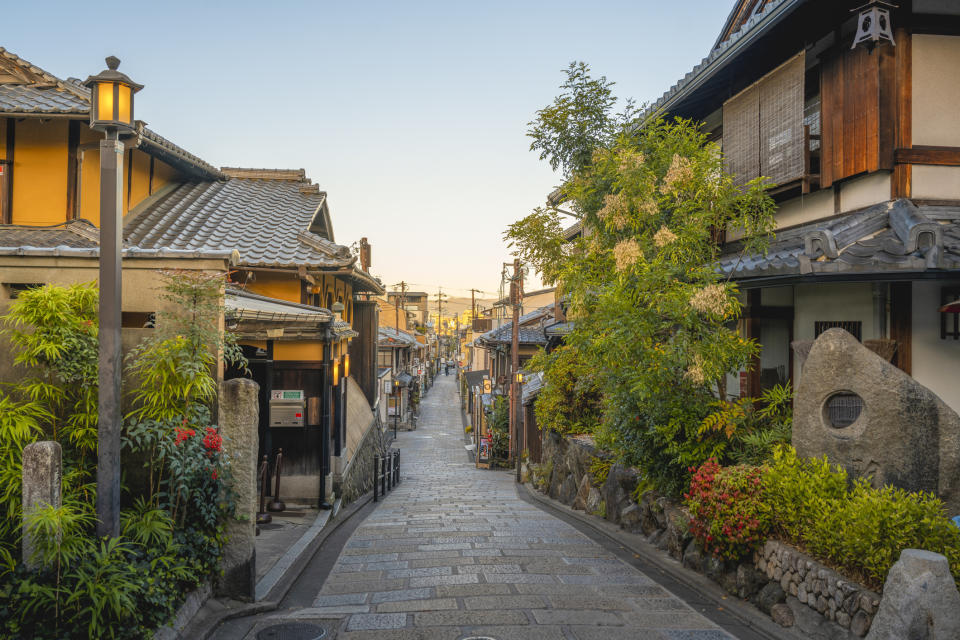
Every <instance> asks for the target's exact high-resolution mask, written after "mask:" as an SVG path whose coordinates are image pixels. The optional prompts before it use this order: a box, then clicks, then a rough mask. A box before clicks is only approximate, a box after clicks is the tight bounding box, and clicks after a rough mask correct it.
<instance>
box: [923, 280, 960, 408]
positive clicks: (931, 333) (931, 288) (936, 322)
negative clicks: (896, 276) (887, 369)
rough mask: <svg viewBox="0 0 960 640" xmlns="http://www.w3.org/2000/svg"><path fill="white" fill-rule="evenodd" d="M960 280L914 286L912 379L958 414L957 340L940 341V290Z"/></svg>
mask: <svg viewBox="0 0 960 640" xmlns="http://www.w3.org/2000/svg"><path fill="white" fill-rule="evenodd" d="M958 284H960V281H957V282H947V281H931V282H914V283H913V343H912V345H911V346H912V353H913V362H912V369H913V378H914V380H916V381H917V382H919V383H920V384H922V385H923V386H925V387H927V388H928V389H930V390H931V391H933V392H934V393H936V394H937V395H938V396H940V398H941V399H942V400H943V401H944V402H945V403H947V405H948V406H949V407H950V408H951V409H953V410H954V411H957V412H958V413H960V340H953V339H952V338H951V339H947V340H941V339H940V313H939V312H938V311H937V310H938V309H939V307H940V289H941V287H945V286H957V285H958Z"/></svg>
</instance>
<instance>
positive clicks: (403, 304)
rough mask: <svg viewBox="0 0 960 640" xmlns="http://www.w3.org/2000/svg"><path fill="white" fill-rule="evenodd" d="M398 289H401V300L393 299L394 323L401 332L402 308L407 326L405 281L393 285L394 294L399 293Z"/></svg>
mask: <svg viewBox="0 0 960 640" xmlns="http://www.w3.org/2000/svg"><path fill="white" fill-rule="evenodd" d="M397 287H400V300H397V299H396V298H394V299H393V317H394V320H393V323H394V325H395V327H396V329H397V331H400V308H401V307H403V324H404V326H406V324H407V283H406V281H404V280H401V281H400V282H398V283H397V284H395V285H393V292H394V293H396V292H397Z"/></svg>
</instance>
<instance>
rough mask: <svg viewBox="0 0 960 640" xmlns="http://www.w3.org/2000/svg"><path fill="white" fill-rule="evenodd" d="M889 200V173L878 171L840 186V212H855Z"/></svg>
mask: <svg viewBox="0 0 960 640" xmlns="http://www.w3.org/2000/svg"><path fill="white" fill-rule="evenodd" d="M889 199H890V172H889V171H877V172H876V173H871V174H869V175H865V176H861V177H859V178H854V179H853V180H850V181H848V182H844V183H842V184H841V185H840V211H854V210H856V209H862V208H863V207H869V206H870V205H872V204H877V203H879V202H886V201H888V200H889Z"/></svg>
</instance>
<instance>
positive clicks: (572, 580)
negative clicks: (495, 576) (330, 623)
mask: <svg viewBox="0 0 960 640" xmlns="http://www.w3.org/2000/svg"><path fill="white" fill-rule="evenodd" d="M348 575H349V574H348ZM557 579H559V580H560V582H563V583H564V584H639V585H651V584H654V582H653V580H651V579H650V578H648V577H646V576H641V575H626V576H624V575H604V576H578V575H569V574H567V575H559V576H557Z"/></svg>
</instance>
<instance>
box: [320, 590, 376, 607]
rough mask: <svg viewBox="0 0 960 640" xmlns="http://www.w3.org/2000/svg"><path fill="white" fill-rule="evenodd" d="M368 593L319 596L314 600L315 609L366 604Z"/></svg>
mask: <svg viewBox="0 0 960 640" xmlns="http://www.w3.org/2000/svg"><path fill="white" fill-rule="evenodd" d="M366 602H367V594H366V593H344V594H341V595H337V596H317V597H316V598H314V600H313V606H315V607H333V606H336V605H341V604H366Z"/></svg>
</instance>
